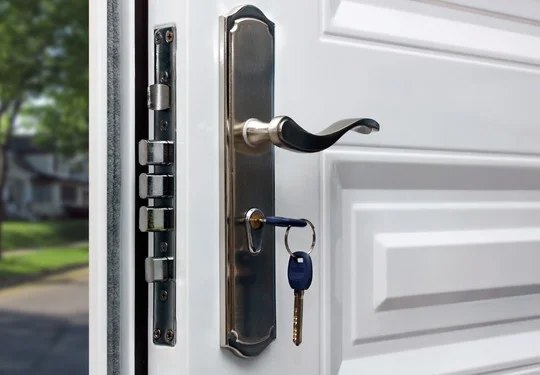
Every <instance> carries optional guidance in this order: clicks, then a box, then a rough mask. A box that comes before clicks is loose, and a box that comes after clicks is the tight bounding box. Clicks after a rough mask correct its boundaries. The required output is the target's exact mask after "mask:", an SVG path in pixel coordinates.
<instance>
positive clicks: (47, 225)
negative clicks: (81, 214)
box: [2, 220, 88, 250]
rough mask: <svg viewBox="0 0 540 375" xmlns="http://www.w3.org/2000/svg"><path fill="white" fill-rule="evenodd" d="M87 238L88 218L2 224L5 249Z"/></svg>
mask: <svg viewBox="0 0 540 375" xmlns="http://www.w3.org/2000/svg"><path fill="white" fill-rule="evenodd" d="M87 240H88V220H69V221H68V220H64V221H43V222H22V221H6V222H4V223H3V224H2V249H3V250H15V249H31V248H39V247H51V246H62V245H67V244H72V243H73V242H79V241H87Z"/></svg>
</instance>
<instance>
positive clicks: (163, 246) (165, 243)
mask: <svg viewBox="0 0 540 375" xmlns="http://www.w3.org/2000/svg"><path fill="white" fill-rule="evenodd" d="M163 123H164V124H163ZM167 125H169V123H168V122H167V121H165V120H164V121H161V124H160V127H162V126H164V127H165V128H167ZM161 130H165V129H163V128H162V129H161ZM168 247H169V244H168V243H167V242H162V243H161V244H160V245H159V248H160V250H161V252H162V253H164V252H166V251H167V248H168Z"/></svg>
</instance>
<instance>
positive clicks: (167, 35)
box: [165, 30, 174, 43]
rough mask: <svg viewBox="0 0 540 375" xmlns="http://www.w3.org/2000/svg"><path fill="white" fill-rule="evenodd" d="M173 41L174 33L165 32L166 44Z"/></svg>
mask: <svg viewBox="0 0 540 375" xmlns="http://www.w3.org/2000/svg"><path fill="white" fill-rule="evenodd" d="M173 39H174V33H173V32H172V31H171V30H167V32H166V33H165V40H166V41H167V43H170V42H172V41H173Z"/></svg>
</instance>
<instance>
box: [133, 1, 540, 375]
mask: <svg viewBox="0 0 540 375" xmlns="http://www.w3.org/2000/svg"><path fill="white" fill-rule="evenodd" d="M252 4H253V5H255V6H257V7H259V8H260V9H261V10H262V11H263V12H264V13H265V14H266V16H267V17H268V18H270V19H271V20H272V21H273V22H275V37H276V39H275V50H276V64H275V93H274V95H275V114H276V115H287V116H291V117H293V118H294V119H295V120H297V121H298V122H299V123H300V124H301V125H302V126H304V127H305V128H306V129H308V130H309V131H311V132H318V131H319V130H321V129H323V128H324V127H326V126H327V125H329V124H330V123H332V122H334V121H336V120H339V119H342V118H350V117H371V118H374V119H376V120H377V121H379V123H380V124H381V131H380V132H379V133H377V134H372V135H369V136H359V135H356V134H355V135H346V136H345V137H344V138H342V139H341V140H340V141H339V142H338V144H337V145H335V146H333V147H332V148H331V149H329V150H328V151H325V152H322V153H319V154H299V153H292V152H289V151H286V150H282V149H279V148H276V154H275V156H276V180H275V184H276V188H275V193H276V214H278V215H281V216H289V217H305V218H308V219H309V220H311V221H312V222H313V223H314V225H315V227H316V229H317V234H318V239H319V240H318V244H317V246H316V247H315V250H314V251H313V254H312V258H313V262H314V267H315V271H314V281H313V284H312V286H311V288H310V289H309V290H308V291H307V292H306V295H305V306H304V341H303V343H302V345H301V346H299V347H296V346H295V345H294V344H293V343H292V340H291V335H292V332H291V326H292V312H293V293H292V291H291V290H290V288H289V286H288V283H287V280H286V276H285V272H286V265H287V261H288V254H287V252H286V251H285V248H284V246H283V241H282V237H281V236H282V234H283V232H282V231H277V235H276V274H277V296H276V298H277V327H278V330H277V339H276V340H275V342H273V343H272V344H271V345H270V346H269V348H267V349H266V350H265V351H264V352H263V353H262V354H261V355H260V356H258V357H256V358H254V359H251V360H245V359H240V358H237V357H235V356H233V355H232V354H231V353H230V352H229V351H226V350H224V349H221V348H220V271H219V249H220V244H219V241H220V238H219V225H220V224H219V207H220V201H219V196H220V194H219V193H220V192H219V176H220V163H221V162H222V160H220V153H219V137H218V133H219V132H218V126H219V121H220V119H219V112H220V108H219V105H220V104H219V93H220V82H219V57H220V51H219V22H218V18H219V16H221V15H224V14H227V13H229V12H230V11H231V9H233V8H234V7H235V6H237V5H238V4H237V3H236V1H233V0H205V1H200V0H181V1H178V0H162V1H151V2H149V25H150V28H151V29H153V28H154V27H155V26H157V25H162V24H171V23H173V24H175V25H176V27H177V29H178V35H179V39H178V40H177V71H178V77H177V87H178V88H177V97H176V100H177V106H178V129H177V132H178V133H177V139H178V144H177V149H176V166H177V174H178V176H180V177H179V178H178V186H177V203H176V204H177V208H178V209H177V212H176V215H177V216H176V222H177V230H178V233H181V237H179V241H178V247H177V261H176V266H177V288H178V295H177V324H178V334H177V343H176V346H175V347H174V348H169V347H163V346H156V345H153V344H152V339H151V331H150V329H151V328H150V327H149V332H148V340H149V341H148V342H149V344H148V348H149V374H150V375H176V374H186V375H195V374H197V375H198V374H201V375H202V374H216V373H219V374H223V375H233V374H234V375H236V374H258V375H265V374H268V375H270V374H276V373H278V374H283V375H293V374H324V375H336V374H341V375H345V374H368V375H379V374H381V375H382V374H391V375H396V374H411V375H421V374H492V373H493V374H515V375H517V374H520V375H525V374H527V375H532V374H540V294H539V293H540V266H539V265H540V157H539V155H540V123H539V121H540V105H539V102H538V101H539V98H540V75H539V73H540V3H539V2H537V1H533V0H520V1H504V0H494V1H486V0H468V1H464V0H445V1H439V0H318V1H314V0H295V1H288V0H268V1H263V0H253V1H252ZM149 38H151V35H149ZM149 59H150V61H152V60H151V59H152V58H151V56H149ZM308 240H309V238H308V236H306V237H300V236H298V238H295V244H298V246H305V245H301V244H302V243H304V241H308ZM124 250H125V251H130V250H129V249H124ZM151 313H152V311H151V307H150V314H151ZM150 319H151V318H150ZM136 360H137V358H135V361H136ZM126 371H127V370H124V373H126V374H127V373H129V372H126Z"/></svg>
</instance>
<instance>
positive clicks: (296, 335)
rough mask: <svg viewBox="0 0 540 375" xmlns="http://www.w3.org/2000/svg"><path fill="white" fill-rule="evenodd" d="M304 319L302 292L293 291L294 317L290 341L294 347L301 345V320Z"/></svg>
mask: <svg viewBox="0 0 540 375" xmlns="http://www.w3.org/2000/svg"><path fill="white" fill-rule="evenodd" d="M303 318H304V291H303V290H295V291H294V317H293V335H292V340H293V342H294V344H295V345H296V346H298V345H300V344H301V343H302V323H303V322H302V320H303Z"/></svg>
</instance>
